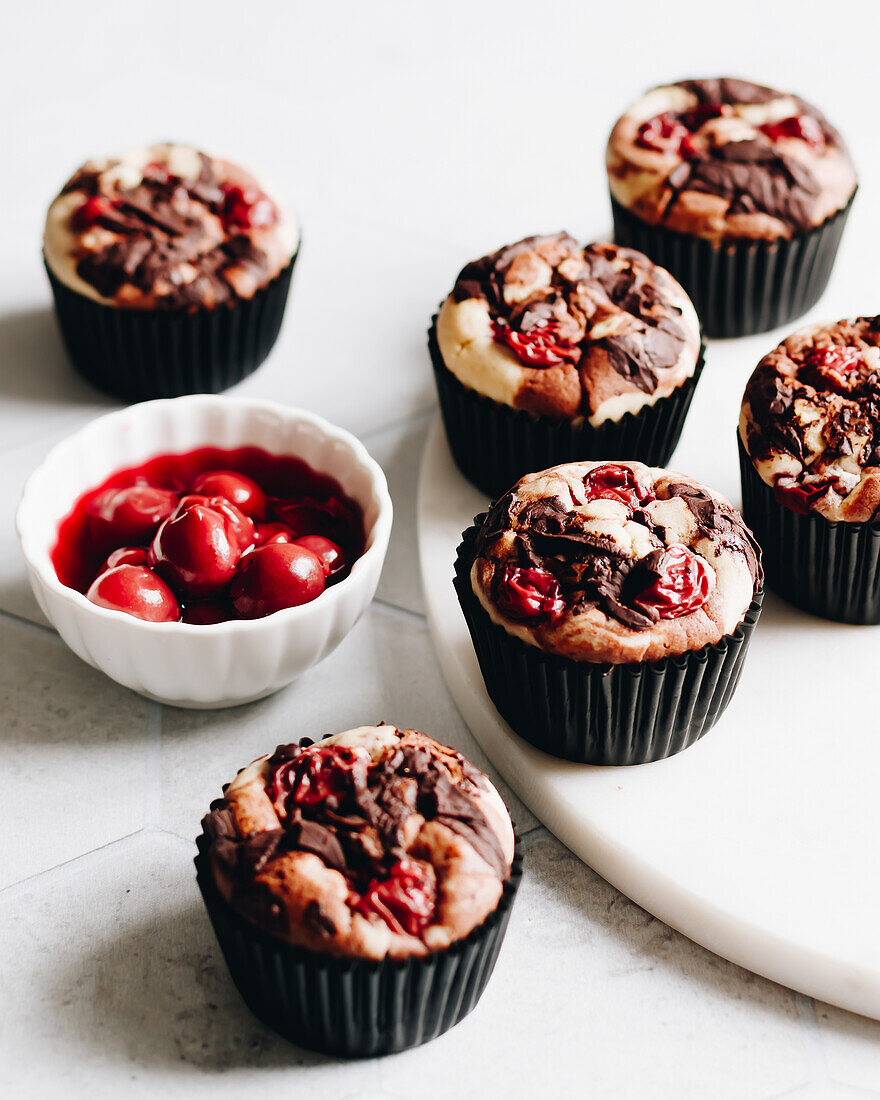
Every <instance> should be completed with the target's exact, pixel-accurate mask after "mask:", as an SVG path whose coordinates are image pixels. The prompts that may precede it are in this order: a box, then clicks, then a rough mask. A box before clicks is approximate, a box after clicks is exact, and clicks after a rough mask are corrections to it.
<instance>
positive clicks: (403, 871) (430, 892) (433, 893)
mask: <svg viewBox="0 0 880 1100" xmlns="http://www.w3.org/2000/svg"><path fill="white" fill-rule="evenodd" d="M349 904H350V905H351V907H352V909H354V910H355V911H356V912H358V913H362V914H363V915H364V916H367V915H368V914H371V913H374V914H376V915H377V916H379V917H381V918H382V920H383V921H385V923H386V924H387V925H388V927H389V928H390V929H391V930H392V932H397V933H398V935H404V934H408V935H410V936H418V935H419V934H420V933H421V931H422V929H424V928H425V926H426V925H428V924H430V923H431V918H432V917H433V915H434V909H435V907H436V905H437V884H436V879H435V877H434V874H433V871H432V870H429V868H428V867H427V866H426V865H425V864H424V863H422V862H420V861H419V860H414V859H401V860H398V862H397V863H395V864H394V865H393V866H392V868H391V870H390V871H389V874H388V878H386V879H373V881H372V882H371V883H370V885H369V886H368V887H367V889H366V891H365V892H364V893H363V894H362V895H360V896H357V895H355V896H354V897H353V898H352V899H351V900H350V902H349Z"/></svg>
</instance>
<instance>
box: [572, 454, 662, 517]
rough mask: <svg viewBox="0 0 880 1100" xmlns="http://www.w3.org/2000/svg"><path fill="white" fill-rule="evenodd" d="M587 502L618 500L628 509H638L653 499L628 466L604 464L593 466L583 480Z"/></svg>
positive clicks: (649, 490)
mask: <svg viewBox="0 0 880 1100" xmlns="http://www.w3.org/2000/svg"><path fill="white" fill-rule="evenodd" d="M584 489H585V490H586V494H587V500H588V501H590V500H619V501H620V502H621V504H625V505H626V506H627V507H628V508H639V507H642V506H643V505H645V504H647V503H648V502H649V501H652V500H654V499H655V497H654V493H653V491H652V490H651V489H646V488H645V487H644V486H642V485H640V484H639V482H638V479H637V478H636V475H635V474H634V473H633V471H632V470H631V469H630V468H629V466H621V465H619V464H618V463H616V462H606V463H604V464H603V465H602V466H595V467H594V468H593V469H592V470H590V472H589V473H588V474H587V475H586V477H585V478H584Z"/></svg>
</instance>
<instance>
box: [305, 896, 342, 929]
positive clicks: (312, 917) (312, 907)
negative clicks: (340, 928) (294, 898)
mask: <svg viewBox="0 0 880 1100" xmlns="http://www.w3.org/2000/svg"><path fill="white" fill-rule="evenodd" d="M303 921H304V923H305V924H306V925H307V926H308V927H309V928H311V930H312V931H313V932H317V934H318V935H319V936H335V935H336V925H335V924H334V923H333V921H332V920H330V918H329V917H328V916H327V914H326V913H325V912H324V910H323V909H322V908H321V906H320V905H319V904H318V903H317V902H316V901H310V902H309V904H308V905H307V906H306V907H305V909H304V911H303Z"/></svg>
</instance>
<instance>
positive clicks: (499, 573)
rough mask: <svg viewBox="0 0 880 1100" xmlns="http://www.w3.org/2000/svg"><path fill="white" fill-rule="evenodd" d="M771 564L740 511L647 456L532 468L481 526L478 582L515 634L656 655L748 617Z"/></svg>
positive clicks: (498, 618) (581, 651) (484, 599)
mask: <svg viewBox="0 0 880 1100" xmlns="http://www.w3.org/2000/svg"><path fill="white" fill-rule="evenodd" d="M762 580H763V575H762V573H761V565H760V550H759V548H758V546H757V544H756V543H755V541H754V538H753V537H752V534H751V532H750V531H749V529H748V528H747V527H746V526H745V524H744V523H743V521H742V517H741V516H740V515H739V513H738V512H737V511H735V510H734V509H733V508H732V507H731V505H730V504H729V503H728V502H727V501H726V500H725V499H724V497H722V496H720V495H719V494H718V493H716V492H714V491H713V490H712V489H707V488H706V486H704V485H701V484H700V483H699V482H696V481H694V480H693V479H691V478H689V477H685V476H684V475H683V474H676V473H672V472H670V471H668V470H661V469H654V468H651V467H649V466H644V465H643V464H642V463H640V462H614V463H611V462H570V463H568V464H566V465H564V466H554V467H553V468H552V469H549V470H544V471H542V472H541V473H537V474H529V475H528V476H526V477H524V478H522V479H521V480H520V481H519V482H518V483H517V484H516V485H515V486H514V488H513V489H512V490H511V491H510V492H509V493H507V494H506V495H505V496H503V497H501V499H500V500H498V501H496V502H495V504H493V506H492V508H491V509H490V510H489V512H488V513H487V514H486V516H485V517H484V519H483V522H482V526H481V529H480V531H479V534H478V536H477V540H476V547H475V557H474V563H473V567H472V569H471V583H472V586H473V590H474V593H475V594H476V596H477V598H478V599H479V601H480V603H481V604H482V605H483V607H484V608H485V610H486V611H487V612H488V613H489V615H490V617H491V618H492V620H493V621H494V622H496V623H498V624H500V625H501V626H502V627H504V629H505V630H506V631H507V632H508V633H509V634H514V635H516V636H517V637H518V638H521V639H522V640H523V641H524V642H526V643H528V644H529V645H534V646H538V647H539V648H541V649H544V650H547V651H549V652H551V653H557V654H560V655H561V656H564V657H570V658H573V659H574V660H583V661H591V662H595V663H599V664H605V663H607V664H625V663H628V662H636V661H656V660H659V659H660V658H661V657H666V656H669V655H673V654H677V653H684V652H686V651H688V650H694V649H700V648H701V647H702V646H704V645H706V644H707V643H714V642H717V641H719V639H721V638H723V637H724V636H725V635H726V634H730V633H732V632H733V630H734V629H735V628H736V626H737V624H738V623H739V622H740V621H741V620H742V619H743V617H744V616H745V613H746V611H747V610H748V607H749V605H750V604H751V601H752V598H753V596H754V594H755V592H756V591H757V590H758V589H759V588H760V586H761V582H762Z"/></svg>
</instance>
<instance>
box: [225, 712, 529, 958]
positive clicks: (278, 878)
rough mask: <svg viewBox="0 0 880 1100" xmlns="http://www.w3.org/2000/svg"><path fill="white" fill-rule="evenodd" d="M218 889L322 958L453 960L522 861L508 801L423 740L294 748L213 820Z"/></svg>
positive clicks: (235, 789) (362, 733) (366, 733)
mask: <svg viewBox="0 0 880 1100" xmlns="http://www.w3.org/2000/svg"><path fill="white" fill-rule="evenodd" d="M204 826H205V830H206V832H207V833H208V835H209V836H210V837H211V838H212V844H211V848H210V860H211V867H212V870H213V873H214V877H215V881H216V882H217V885H218V887H219V889H220V891H221V893H222V894H223V895H224V897H225V898H226V899H227V901H229V902H230V904H231V905H232V906H233V907H234V908H235V909H236V910H237V911H238V912H240V913H241V914H242V915H244V916H246V917H248V918H249V919H251V920H253V921H254V922H255V923H257V924H260V925H262V926H263V927H266V928H268V929H269V930H270V931H272V932H273V934H275V935H277V936H279V937H281V938H283V939H285V940H287V941H289V942H291V943H294V944H298V945H300V946H304V947H308V948H310V949H312V950H317V951H324V952H329V953H331V954H336V955H356V956H364V957H368V958H377V959H378V958H384V957H386V956H391V957H404V956H408V955H423V954H426V953H428V952H429V951H433V950H437V949H440V948H444V947H448V946H449V945H450V943H452V942H453V941H454V940H456V939H460V938H462V937H464V936H466V935H468V933H469V932H470V931H471V930H472V929H473V928H475V927H476V926H477V925H478V924H479V923H480V922H481V921H483V920H484V919H485V917H486V916H487V915H488V914H489V913H490V912H492V910H493V909H494V908H495V907H496V905H497V904H498V901H499V899H500V897H501V892H502V888H503V884H504V882H505V880H506V879H507V877H508V875H509V873H510V867H511V861H512V858H513V846H514V838H513V828H512V826H511V823H510V818H509V815H508V814H507V811H506V809H505V807H504V804H503V802H502V801H501V799H500V797H499V795H498V793H497V791H495V789H494V787H493V786H492V785H491V783H490V782H489V780H488V779H487V778H486V776H485V775H483V773H482V772H480V771H479V770H478V769H477V768H475V767H474V766H473V765H472V764H470V763H469V762H468V761H467V760H466V759H465V758H464V757H463V756H461V754H460V753H457V752H455V751H454V750H453V749H449V748H446V747H445V746H443V745H440V744H439V743H438V742H437V741H434V740H433V739H432V738H430V737H427V736H426V735H425V734H422V733H418V732H416V731H414V730H398V729H396V728H395V727H394V726H385V725H382V726H376V727H363V728H360V729H356V730H350V731H348V732H347V733H344V734H338V735H336V736H334V737H328V738H325V739H324V740H323V741H320V742H318V743H317V744H312V743H311V742H308V741H306V742H303V743H301V744H298V745H297V744H291V745H281V746H279V747H278V748H277V749H276V751H275V752H274V753H273V754H272V755H271V756H267V757H263V758H262V759H261V760H258V761H255V763H253V764H251V765H250V766H249V767H247V768H245V769H244V770H243V771H242V772H240V773H239V775H238V777H237V778H236V779H235V781H234V782H233V783H232V784H230V786H229V787H228V788H227V789H226V791H225V797H224V799H223V800H222V801H220V802H219V803H216V804H215V805H214V806H213V807H212V813H211V814H210V815H209V816H208V817H207V818H206V819H205V822H204Z"/></svg>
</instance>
